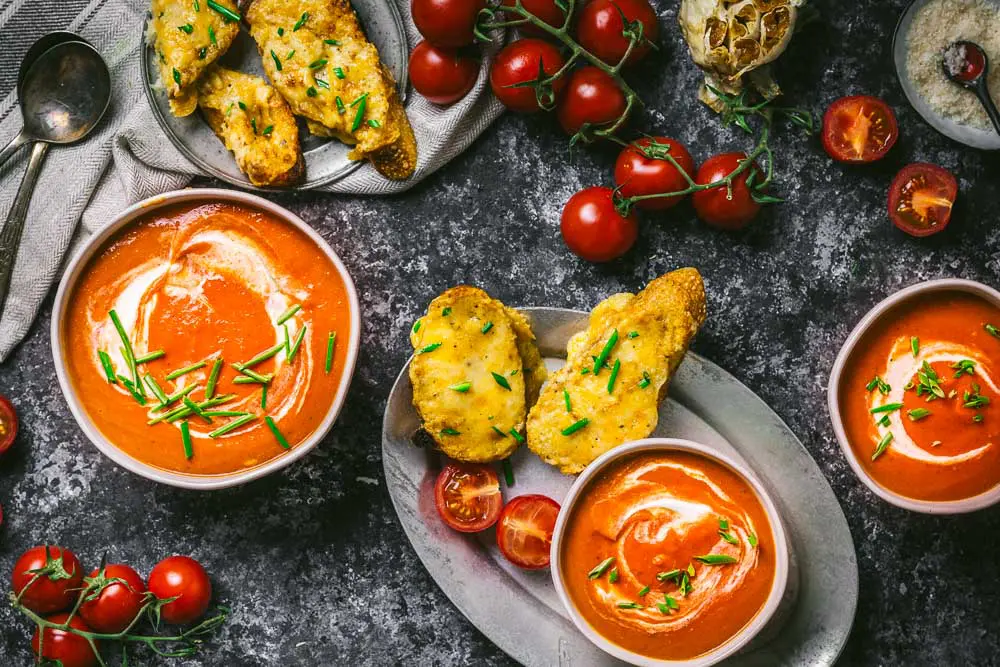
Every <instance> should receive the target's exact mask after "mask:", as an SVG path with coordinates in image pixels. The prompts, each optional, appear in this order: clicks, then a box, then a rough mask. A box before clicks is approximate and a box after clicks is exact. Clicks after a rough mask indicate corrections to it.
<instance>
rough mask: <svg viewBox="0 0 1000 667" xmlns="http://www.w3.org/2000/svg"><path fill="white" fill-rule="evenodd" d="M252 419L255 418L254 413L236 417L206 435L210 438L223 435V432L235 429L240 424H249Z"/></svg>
mask: <svg viewBox="0 0 1000 667" xmlns="http://www.w3.org/2000/svg"><path fill="white" fill-rule="evenodd" d="M254 419H257V416H256V415H246V416H243V417H240V418H238V419H234V420H233V421H231V422H229V423H228V424H226V425H225V426H221V427H219V428H217V429H215V430H214V431H212V432H211V433H209V434H208V437H210V438H218V437H220V436H223V435H225V434H227V433H229V432H231V431H235V430H236V429H238V428H240V427H241V426H246V425H247V424H249V423H250V422H252V421H253V420H254Z"/></svg>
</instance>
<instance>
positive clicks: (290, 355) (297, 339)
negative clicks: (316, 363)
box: [288, 325, 306, 363]
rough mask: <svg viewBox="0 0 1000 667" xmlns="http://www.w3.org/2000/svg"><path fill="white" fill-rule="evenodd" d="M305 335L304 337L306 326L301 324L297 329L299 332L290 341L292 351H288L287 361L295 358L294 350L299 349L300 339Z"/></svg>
mask: <svg viewBox="0 0 1000 667" xmlns="http://www.w3.org/2000/svg"><path fill="white" fill-rule="evenodd" d="M305 337H306V327H305V325H302V328H301V329H299V332H298V333H297V334H295V341H294V342H293V343H292V351H291V352H289V353H288V361H289V363H291V361H292V360H293V359H295V354H296V352H298V351H299V346H300V345H302V341H303V339H305Z"/></svg>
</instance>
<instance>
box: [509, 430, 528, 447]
mask: <svg viewBox="0 0 1000 667" xmlns="http://www.w3.org/2000/svg"><path fill="white" fill-rule="evenodd" d="M509 433H510V434H511V436H512V437H513V438H514V439H515V440H517V441H518V443H520V444H522V445H523V444H524V436H523V435H521V434H520V433H518V432H517V429H516V428H512V429H511V430H510V431H509Z"/></svg>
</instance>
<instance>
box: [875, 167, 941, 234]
mask: <svg viewBox="0 0 1000 667" xmlns="http://www.w3.org/2000/svg"><path fill="white" fill-rule="evenodd" d="M956 197H958V181H956V180H955V177H954V176H952V174H951V172H949V171H947V170H945V169H942V168H941V167H938V166H937V165H933V164H926V163H924V162H915V163H913V164H910V165H907V166H905V167H903V168H902V169H901V170H900V172H899V173H898V174H896V178H894V179H893V180H892V185H891V186H890V187H889V217H890V218H891V219H892V224H894V225H896V226H897V227H899V228H900V229H902V230H903V231H904V232H906V233H907V234H909V235H910V236H930V235H931V234H937V233H938V232H940V231H941V230H942V229H944V228H945V227H947V226H948V222H949V221H950V220H951V208H952V206H954V204H955V199H956Z"/></svg>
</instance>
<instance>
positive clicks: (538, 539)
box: [497, 494, 559, 570]
mask: <svg viewBox="0 0 1000 667" xmlns="http://www.w3.org/2000/svg"><path fill="white" fill-rule="evenodd" d="M558 516H559V503H557V502H556V501H554V500H552V499H551V498H548V497H546V496H541V495H538V494H533V495H528V496H518V497H517V498H514V500H512V501H510V502H509V503H507V507H505V508H504V510H503V514H502V515H500V522H499V523H498V524H497V546H499V547H500V551H501V553H503V555H504V557H506V558H507V560H509V561H510V562H511V563H513V564H514V565H517V566H518V567H523V568H524V569H526V570H538V569H541V568H543V567H548V565H549V551H550V549H551V547H552V531H553V530H555V527H556V517H558Z"/></svg>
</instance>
